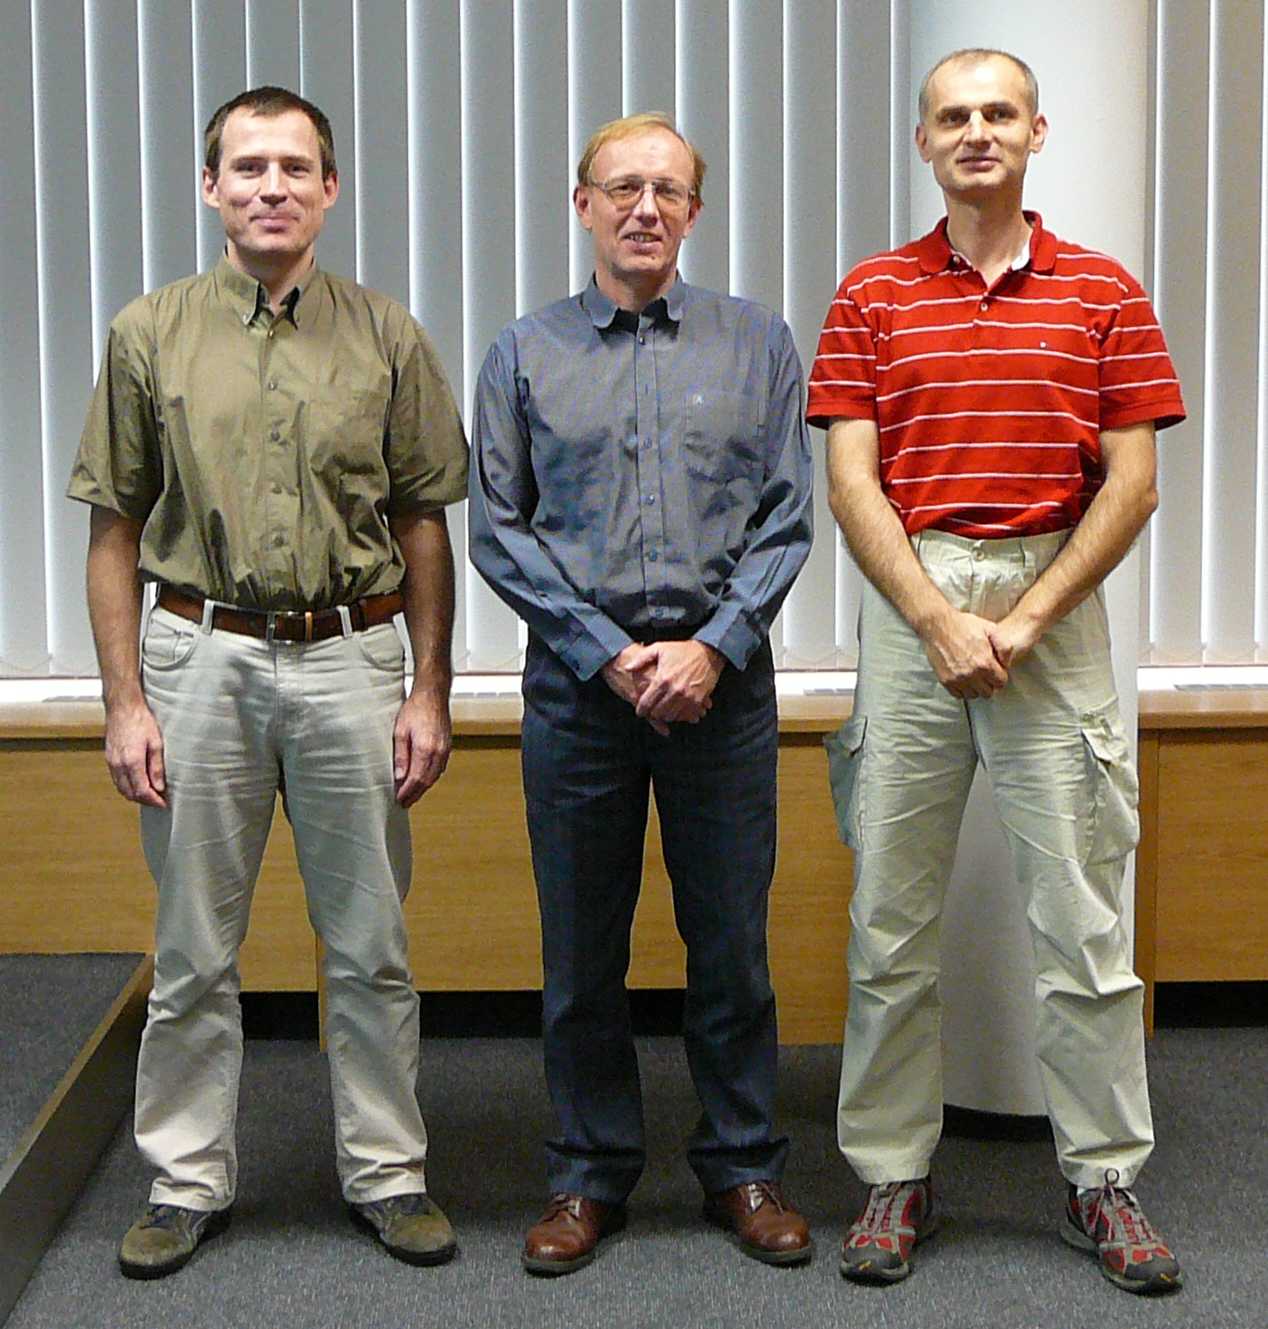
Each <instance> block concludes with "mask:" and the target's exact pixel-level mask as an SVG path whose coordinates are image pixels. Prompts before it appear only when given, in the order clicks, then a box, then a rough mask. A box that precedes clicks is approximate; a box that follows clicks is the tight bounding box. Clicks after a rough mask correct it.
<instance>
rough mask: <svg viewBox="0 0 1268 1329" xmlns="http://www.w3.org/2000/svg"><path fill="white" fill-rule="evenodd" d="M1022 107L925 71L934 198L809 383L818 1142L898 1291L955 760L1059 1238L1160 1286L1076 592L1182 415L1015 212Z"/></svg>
mask: <svg viewBox="0 0 1268 1329" xmlns="http://www.w3.org/2000/svg"><path fill="white" fill-rule="evenodd" d="M1038 101H1039V98H1038V87H1037V85H1036V82H1035V77H1034V74H1033V73H1032V72H1031V70H1030V69H1029V68H1028V67H1027V66H1026V65H1025V64H1024V63H1023V62H1022V61H1020V60H1018V59H1017V58H1016V57H1014V56H1011V55H1007V54H1005V53H1003V52H999V51H986V50H969V51H958V52H955V53H954V54H952V55H950V56H947V57H946V58H945V59H943V60H942V61H940V62H939V63H938V64H937V65H936V66H935V67H934V68H933V70H931V71H930V73H929V75H928V76H927V77H926V79H925V81H924V83H923V84H922V86H921V91H920V122H919V124H918V126H917V128H916V146H917V148H918V149H919V152H920V155H921V157H922V159H923V160H924V161H926V162H928V163H929V164H930V166H931V167H932V168H933V172H934V177H935V178H936V180H937V182H938V184H939V186H940V187H941V189H942V192H943V195H944V197H945V199H946V207H947V216H946V218H945V219H944V220H943V221H942V222H941V223H940V224H939V225H938V227H937V228H936V229H935V230H934V231H933V232H932V234H930V235H927V236H925V237H924V238H923V239H921V240H918V241H915V242H914V243H912V244H909V245H906V246H904V247H903V248H901V249H898V250H896V251H894V252H893V253H888V254H880V255H877V256H876V257H874V258H870V259H867V260H865V261H864V262H862V263H860V264H859V265H858V266H857V267H856V268H854V270H853V271H852V272H850V273H849V275H848V276H847V277H846V278H845V280H844V281H843V282H842V283H841V286H840V288H839V290H838V291H837V295H836V298H835V299H834V300H833V302H832V305H831V308H830V309H829V311H828V317H827V320H826V326H825V327H824V330H823V335H822V337H821V340H820V343H819V355H818V358H817V360H816V361H815V366H814V370H813V373H812V375H811V379H810V388H809V409H808V415H809V419H810V423H811V424H815V425H819V426H821V427H825V428H827V430H828V479H829V501H830V503H831V506H832V511H833V514H834V515H835V517H836V519H837V521H838V522H839V524H840V526H841V530H842V532H843V533H844V535H845V538H846V541H847V542H848V544H849V546H850V550H851V552H852V553H853V555H854V557H855V559H856V561H857V562H858V564H859V566H860V567H861V568H862V570H863V572H864V574H865V576H866V577H867V579H868V583H869V584H868V585H867V587H866V588H865V592H864V602H863V608H862V611H861V614H860V627H859V637H860V659H859V681H858V690H857V694H856V697H855V710H854V715H853V716H852V718H851V719H850V721H849V722H848V724H846V725H845V726H844V728H843V729H842V730H841V732H840V733H839V734H837V735H835V736H834V737H833V739H832V740H830V742H829V748H830V765H831V774H832V785H833V794H834V797H835V799H836V802H837V813H838V819H839V821H840V824H841V830H842V834H843V836H844V838H845V839H846V841H847V843H849V844H850V845H851V846H852V847H853V849H854V853H855V887H854V897H853V901H852V904H851V910H850V916H851V925H852V933H851V939H850V955H849V966H850V1006H849V1017H848V1022H847V1026H846V1040H845V1053H844V1057H843V1061H842V1071H841V1095H840V1103H839V1109H838V1132H839V1139H840V1145H841V1150H842V1152H843V1153H844V1154H845V1156H846V1158H847V1159H848V1160H849V1162H850V1163H851V1165H852V1166H853V1167H854V1169H855V1171H856V1172H857V1173H858V1175H859V1177H860V1178H861V1179H862V1180H863V1181H864V1182H866V1183H867V1184H868V1185H869V1192H868V1199H867V1204H866V1206H865V1208H864V1210H863V1213H862V1214H861V1215H860V1217H859V1219H858V1221H857V1222H855V1223H854V1224H853V1226H852V1227H851V1228H850V1229H849V1231H848V1232H847V1233H846V1237H845V1243H844V1247H843V1251H842V1259H841V1271H842V1273H843V1274H845V1275H846V1276H847V1277H849V1278H852V1279H856V1280H859V1281H870V1282H881V1283H889V1282H896V1281H898V1280H899V1279H902V1278H904V1277H906V1275H907V1274H908V1273H909V1272H910V1262H909V1256H910V1253H911V1250H912V1248H913V1247H914V1245H915V1244H916V1243H917V1242H918V1241H920V1240H921V1239H922V1238H923V1237H925V1236H927V1235H929V1234H930V1233H931V1232H932V1231H933V1227H934V1223H935V1216H934V1210H933V1192H932V1188H931V1185H930V1181H929V1170H930V1161H931V1158H932V1155H933V1151H934V1148H935V1146H936V1144H937V1142H938V1137H939V1134H940V1130H941V1124H942V1080H941V1065H940V1051H939V1005H938V932H939V914H940V910H941V906H942V899H943V894H944V892H945V889H946V884H947V879H948V877H949V875H950V870H951V863H952V860H953V858H954V852H955V842H956V837H957V835H958V832H959V826H960V820H961V817H962V815H963V811H964V805H965V801H966V799H967V797H968V793H969V787H970V784H971V782H972V778H973V774H974V770H975V768H976V765H977V763H978V762H979V761H981V762H982V763H983V765H984V766H985V767H986V770H987V772H988V774H989V775H990V778H991V782H992V786H993V788H994V794H995V800H996V804H997V807H998V809H999V812H1000V816H1001V819H1002V821H1003V825H1004V829H1005V832H1006V834H1007V837H1008V840H1009V843H1010V846H1011V849H1012V852H1013V857H1014V862H1015V865H1016V869H1017V875H1018V878H1019V880H1020V882H1021V885H1022V888H1023V890H1024V891H1025V892H1026V895H1027V918H1028V920H1029V923H1030V926H1031V933H1032V937H1033V942H1034V948H1035V956H1036V969H1037V984H1036V995H1037V1003H1036V1005H1037V1012H1038V1013H1037V1046H1038V1054H1039V1061H1040V1074H1041V1079H1042V1082H1043V1086H1044V1092H1045V1096H1046V1100H1047V1105H1048V1112H1049V1116H1050V1118H1051V1120H1052V1126H1053V1132H1054V1135H1055V1138H1056V1143H1057V1153H1058V1158H1059V1162H1060V1166H1061V1171H1062V1173H1063V1175H1064V1177H1065V1179H1066V1181H1067V1183H1068V1191H1067V1203H1066V1216H1065V1222H1064V1227H1063V1235H1064V1236H1065V1237H1066V1239H1067V1240H1068V1241H1070V1242H1071V1243H1072V1244H1073V1245H1076V1246H1078V1247H1080V1248H1082V1249H1085V1250H1089V1251H1092V1252H1094V1253H1097V1254H1099V1257H1100V1267H1101V1270H1102V1272H1103V1273H1104V1274H1105V1275H1106V1277H1108V1278H1109V1279H1110V1280H1111V1281H1112V1282H1114V1283H1115V1284H1116V1285H1117V1286H1119V1287H1122V1288H1125V1289H1126V1290H1128V1291H1131V1292H1161V1291H1167V1290H1171V1289H1174V1288H1177V1287H1179V1285H1180V1282H1181V1276H1180V1269H1179V1265H1178V1264H1177V1262H1176V1260H1175V1257H1174V1255H1173V1254H1172V1253H1171V1251H1170V1250H1169V1249H1168V1248H1167V1247H1166V1246H1165V1245H1164V1244H1163V1242H1162V1241H1161V1240H1160V1238H1159V1237H1158V1235H1157V1234H1156V1232H1155V1231H1154V1230H1153V1229H1152V1227H1151V1226H1150V1224H1149V1223H1148V1221H1147V1220H1146V1218H1145V1216H1144V1214H1143V1213H1142V1211H1141V1209H1140V1206H1139V1203H1138V1202H1137V1200H1136V1198H1135V1195H1134V1193H1133V1191H1132V1190H1131V1189H1130V1188H1131V1186H1132V1185H1133V1182H1134V1180H1135V1177H1136V1174H1137V1172H1138V1171H1139V1169H1140V1167H1141V1165H1142V1164H1143V1163H1144V1161H1145V1159H1146V1158H1147V1157H1148V1155H1149V1153H1150V1150H1151V1149H1152V1146H1153V1128H1152V1123H1151V1119H1150V1111H1149V1096H1148V1088H1147V1085H1146V1079H1145V1059H1144V1038H1143V1028H1142V1020H1141V993H1142V987H1141V983H1140V980H1139V979H1138V978H1137V977H1136V976H1135V975H1134V974H1133V973H1132V970H1131V962H1130V957H1129V955H1128V947H1127V938H1126V934H1125V931H1124V929H1123V926H1122V919H1121V910H1120V905H1121V886H1122V875H1123V865H1124V862H1125V860H1126V857H1127V855H1128V854H1129V853H1130V851H1131V849H1132V848H1133V846H1134V845H1135V842H1136V838H1137V834H1138V822H1137V817H1136V796H1137V790H1136V779H1135V774H1134V772H1133V771H1132V768H1131V760H1130V755H1129V752H1128V748H1127V744H1126V741H1125V738H1124V734H1123V727H1122V723H1121V720H1120V717H1119V711H1118V701H1117V697H1116V695H1115V692H1114V683H1113V676H1112V672H1111V667H1110V649H1109V635H1108V629H1107V624H1106V615H1105V607H1104V600H1103V596H1102V592H1101V583H1102V582H1103V581H1104V579H1105V577H1106V576H1107V575H1108V574H1109V573H1110V571H1111V570H1112V569H1113V568H1114V567H1115V566H1116V565H1117V563H1118V562H1119V560H1120V559H1121V558H1122V557H1123V555H1124V554H1125V553H1126V552H1127V550H1128V549H1129V548H1130V546H1131V544H1132V542H1133V541H1134V540H1135V538H1136V536H1137V535H1138V534H1139V533H1140V530H1141V529H1142V527H1143V526H1144V524H1145V522H1146V521H1147V520H1148V518H1149V515H1150V514H1151V513H1152V511H1153V509H1154V507H1155V505H1156V503H1157V492H1156V488H1155V451H1154V432H1155V429H1156V428H1160V427H1165V426H1166V425H1170V424H1174V423H1176V422H1177V421H1178V420H1180V419H1182V418H1183V416H1184V406H1183V403H1182V401H1181V398H1180V389H1179V384H1178V383H1177V381H1176V376H1175V370H1174V368H1173V367H1172V364H1171V361H1170V358H1169V357H1168V355H1167V349H1166V345H1165V343H1164V341H1163V337H1162V332H1161V330H1160V328H1159V327H1158V321H1157V318H1156V316H1155V315H1154V312H1153V309H1152V308H1151V306H1150V303H1149V300H1148V298H1147V297H1146V295H1145V294H1144V292H1143V290H1142V289H1141V287H1140V285H1139V284H1138V283H1137V282H1136V281H1135V280H1134V279H1133V278H1132V277H1131V276H1129V275H1128V273H1127V272H1126V271H1125V270H1124V269H1123V268H1122V267H1121V266H1120V265H1119V264H1118V263H1116V262H1115V261H1114V260H1113V259H1110V258H1107V257H1106V256H1105V255H1103V254H1098V253H1094V252H1092V251H1090V250H1087V249H1082V248H1079V247H1078V246H1075V245H1071V244H1068V243H1067V242H1065V241H1063V240H1059V239H1057V238H1056V237H1055V236H1054V235H1052V234H1051V233H1050V232H1048V231H1046V230H1044V228H1043V224H1042V222H1041V220H1040V218H1039V217H1038V215H1037V214H1035V213H1028V212H1024V211H1023V210H1022V183H1023V180H1024V177H1025V173H1026V167H1027V164H1028V163H1029V161H1030V158H1031V156H1032V155H1033V154H1035V153H1037V152H1038V151H1039V150H1040V149H1041V148H1042V147H1043V144H1044V139H1045V137H1046V134H1047V128H1048V126H1047V122H1046V121H1045V120H1044V117H1043V116H1042V115H1040V114H1039V108H1038Z"/></svg>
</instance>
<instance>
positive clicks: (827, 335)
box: [806, 271, 876, 429]
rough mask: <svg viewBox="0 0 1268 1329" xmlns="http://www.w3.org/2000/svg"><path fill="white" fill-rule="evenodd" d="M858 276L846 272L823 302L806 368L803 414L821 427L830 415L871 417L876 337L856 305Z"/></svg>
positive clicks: (873, 411)
mask: <svg viewBox="0 0 1268 1329" xmlns="http://www.w3.org/2000/svg"><path fill="white" fill-rule="evenodd" d="M863 291H864V287H863V282H862V279H861V278H860V277H859V276H858V275H857V271H855V272H851V273H849V274H848V275H847V276H846V278H845V280H844V281H843V282H842V283H841V285H840V286H839V287H838V288H837V293H836V295H835V297H834V298H833V300H832V303H831V304H830V305H829V306H828V313H827V316H826V318H825V319H824V323H823V331H822V332H821V333H820V334H819V350H818V353H817V354H816V356H815V362H814V365H813V366H812V367H811V370H810V382H809V385H808V393H807V402H806V420H807V422H808V423H809V424H812V425H815V426H817V427H818V428H820V429H826V428H827V427H828V423H829V421H831V420H832V419H833V418H834V417H836V416H848V417H850V418H852V419H861V420H874V419H875V418H876V342H875V339H874V337H873V335H872V328H871V325H870V324H869V323H868V321H867V318H866V317H865V315H864V312H863V309H862V307H861V305H860V300H859V297H860V296H861V295H862V294H863Z"/></svg>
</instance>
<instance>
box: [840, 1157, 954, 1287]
mask: <svg viewBox="0 0 1268 1329" xmlns="http://www.w3.org/2000/svg"><path fill="white" fill-rule="evenodd" d="M937 1225H938V1220H937V1218H935V1216H934V1212H933V1186H932V1184H931V1183H930V1181H929V1178H928V1177H924V1178H922V1179H920V1180H918V1181H889V1182H886V1183H885V1185H884V1186H872V1187H869V1189H868V1192H867V1204H866V1205H865V1206H864V1208H863V1212H862V1213H861V1214H860V1215H859V1217H858V1219H857V1220H856V1221H855V1222H854V1223H853V1224H852V1225H851V1227H850V1230H849V1231H848V1232H847V1233H846V1234H845V1241H844V1242H843V1243H842V1246H841V1272H842V1274H844V1275H845V1277H846V1278H852V1279H854V1280H855V1281H856V1282H859V1283H897V1282H900V1281H901V1280H902V1279H904V1278H906V1277H907V1275H908V1274H909V1273H911V1261H910V1258H909V1257H910V1256H911V1252H912V1249H913V1248H914V1247H915V1246H916V1244H917V1243H918V1242H921V1241H923V1240H924V1239H925V1238H926V1237H930V1236H932V1235H933V1232H934V1229H935V1228H936V1227H937Z"/></svg>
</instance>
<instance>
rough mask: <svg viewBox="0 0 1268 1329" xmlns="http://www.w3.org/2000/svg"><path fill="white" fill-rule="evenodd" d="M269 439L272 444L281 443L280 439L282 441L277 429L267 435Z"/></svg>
mask: <svg viewBox="0 0 1268 1329" xmlns="http://www.w3.org/2000/svg"><path fill="white" fill-rule="evenodd" d="M269 437H270V438H271V439H272V440H273V442H274V443H280V442H281V439H282V434H281V431H280V430H278V429H275V430H273V432H272V433H271V434H270V435H269Z"/></svg>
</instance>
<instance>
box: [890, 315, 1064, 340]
mask: <svg viewBox="0 0 1268 1329" xmlns="http://www.w3.org/2000/svg"><path fill="white" fill-rule="evenodd" d="M967 326H968V325H967V324H965V323H939V324H932V323H931V324H930V325H929V326H928V327H920V328H895V329H894V330H893V332H889V333H885V332H882V333H879V334H878V335H877V338H876V340H877V341H887V340H892V339H893V338H894V337H915V336H918V335H919V334H920V333H922V332H959V331H961V330H962V329H963V328H965V327H967ZM973 326H974V327H978V328H1044V329H1047V330H1048V331H1051V332H1087V328H1086V326H1085V325H1084V324H1082V323H999V322H996V321H995V320H994V319H987V318H983V319H975V320H974V322H973Z"/></svg>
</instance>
